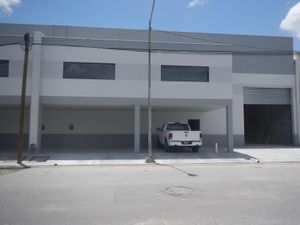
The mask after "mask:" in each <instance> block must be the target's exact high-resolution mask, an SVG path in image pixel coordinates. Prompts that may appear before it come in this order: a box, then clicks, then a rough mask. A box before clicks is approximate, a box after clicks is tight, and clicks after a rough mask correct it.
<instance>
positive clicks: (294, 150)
mask: <svg viewBox="0 0 300 225" xmlns="http://www.w3.org/2000/svg"><path fill="white" fill-rule="evenodd" d="M234 151H235V152H237V153H241V154H245V155H250V156H251V157H253V158H256V159H257V160H259V162H262V163H275V162H277V163H280V162H283V163H285V162H300V147H279V146H273V147H261V146H257V147H255V146H254V147H248V148H240V149H234Z"/></svg>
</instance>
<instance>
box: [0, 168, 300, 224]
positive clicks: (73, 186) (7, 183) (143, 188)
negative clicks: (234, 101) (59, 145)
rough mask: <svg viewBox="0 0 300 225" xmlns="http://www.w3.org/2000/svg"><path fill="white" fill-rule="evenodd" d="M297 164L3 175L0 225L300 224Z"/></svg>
mask: <svg viewBox="0 0 300 225" xmlns="http://www.w3.org/2000/svg"><path fill="white" fill-rule="evenodd" d="M299 174H300V164H297V163H287V164H235V165H199V164H189V165H184V164H181V165H173V166H168V165H135V166H133V165H128V166H108V165H107V166H103V165H102V166H62V167H60V166H58V167H42V168H31V169H23V170H0V224H1V225H17V224H18V225H50V224H51V225H69V224H70V225H79V224H80V225H83V224H87V225H90V224H91V225H94V224H97V225H99V224H104V225H106V224H107V225H111V224H118V225H127V224H128V225H169V224H172V225H179V224H180V225H200V224H201V225H202V224H205V225H210V224H212V225H224V224H225V225H227V224H228V225H243V224H249V225H250V224H251V225H252V224H255V225H260V224H264V225H265V224H272V225H274V224H275V225H276V224H278V225H279V224H280V225H289V224H295V225H298V224H299V223H300V222H299V221H300V176H299Z"/></svg>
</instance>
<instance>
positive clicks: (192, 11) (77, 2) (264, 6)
mask: <svg viewBox="0 0 300 225" xmlns="http://www.w3.org/2000/svg"><path fill="white" fill-rule="evenodd" d="M151 5H152V0H0V23H23V24H51V25H77V26H93V27H115V28H133V29H147V27H148V20H149V15H150V10H151ZM152 23H153V24H152V26H153V29H159V30H168V31H185V32H209V33H229V34H248V35H271V36H288V37H294V49H295V50H296V51H300V0H156V6H155V10H154V15H153V21H152Z"/></svg>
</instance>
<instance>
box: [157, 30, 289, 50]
mask: <svg viewBox="0 0 300 225" xmlns="http://www.w3.org/2000/svg"><path fill="white" fill-rule="evenodd" d="M153 31H157V32H162V33H167V34H170V35H173V36H179V37H184V38H189V39H192V40H199V41H207V42H211V43H217V44H223V45H233V46H238V47H244V48H253V49H261V50H272V51H284V50H283V49H274V48H265V47H257V46H253V45H246V44H238V43H232V42H222V41H214V40H210V39H205V38H199V37H192V36H189V35H185V34H182V33H177V32H171V31H164V30H156V29H153Z"/></svg>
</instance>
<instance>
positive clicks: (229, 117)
mask: <svg viewBox="0 0 300 225" xmlns="http://www.w3.org/2000/svg"><path fill="white" fill-rule="evenodd" d="M226 130H227V132H226V133H227V150H228V151H229V152H231V151H233V113H232V103H230V104H229V105H227V106H226Z"/></svg>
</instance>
